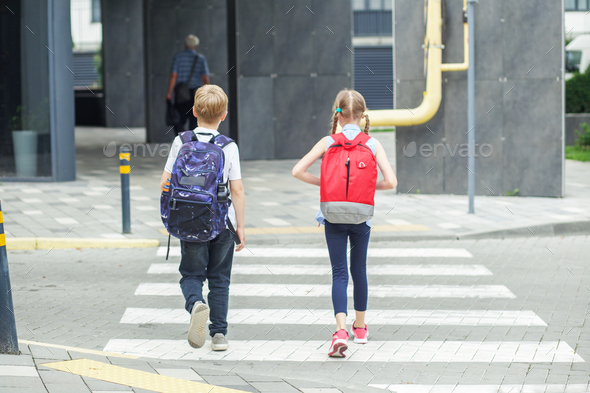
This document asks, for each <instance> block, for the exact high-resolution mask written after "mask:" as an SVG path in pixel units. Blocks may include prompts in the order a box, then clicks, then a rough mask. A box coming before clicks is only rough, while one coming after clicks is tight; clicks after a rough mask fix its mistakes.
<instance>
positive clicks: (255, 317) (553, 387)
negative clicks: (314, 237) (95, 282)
mask: <svg viewBox="0 0 590 393" xmlns="http://www.w3.org/2000/svg"><path fill="white" fill-rule="evenodd" d="M156 253H157V256H164V255H166V248H165V247H160V248H159V249H158V250H157V252H156ZM170 255H172V256H179V255H180V248H179V247H172V248H171V249H170ZM368 257H369V263H368V266H367V274H368V275H369V276H370V277H373V280H374V281H377V282H381V283H390V282H391V285H389V284H387V285H378V284H375V283H374V281H372V282H371V284H370V285H369V299H389V298H392V299H393V298H424V299H428V298H438V299H443V300H442V301H446V299H474V300H476V299H514V298H516V296H515V294H514V293H512V292H511V291H510V289H508V288H507V287H506V286H504V285H468V284H462V285H437V284H436V281H434V282H433V281H432V279H428V283H429V284H428V285H394V284H395V281H390V279H387V278H386V277H392V279H391V280H395V279H394V278H393V276H414V277H416V278H415V279H412V280H413V281H412V283H415V282H416V280H420V277H425V278H426V277H439V276H440V277H445V279H444V281H442V282H449V284H450V283H452V282H453V281H449V280H452V279H453V278H454V277H471V278H476V279H477V277H486V276H487V277H490V276H492V275H493V273H492V271H490V269H488V268H487V267H486V266H484V265H481V264H463V263H456V264H455V263H453V262H454V261H453V260H452V258H461V259H462V260H463V261H464V260H465V258H472V257H473V256H472V254H471V253H469V251H467V250H465V249H462V248H371V249H369V252H368ZM289 258H290V259H291V260H289ZM371 258H376V259H377V258H378V260H377V261H375V260H373V261H371ZM387 258H389V259H390V260H387ZM397 258H420V259H421V260H426V261H428V263H419V264H418V263H416V264H412V263H405V264H401V263H399V264H398V263H395V262H398V261H396V260H395V259H397ZM449 258H451V260H449ZM293 259H295V260H296V261H299V260H302V262H303V263H289V262H293ZM306 259H307V260H306ZM443 259H445V260H446V261H449V262H447V263H437V262H439V261H441V262H442V260H443ZM406 261H408V259H406ZM375 262H378V263H375ZM458 262H459V261H458ZM178 268H179V266H178V263H153V264H151V266H150V267H149V270H148V272H147V273H148V274H150V275H161V276H159V277H158V278H161V279H162V280H163V281H166V280H167V279H171V278H173V280H174V281H173V282H159V283H155V282H143V283H140V284H139V285H138V287H137V288H136V290H135V295H138V296H172V297H178V298H179V299H182V293H181V290H180V285H179V284H178V281H177V280H178V276H179V275H180V274H179V272H178ZM171 275H175V276H171ZM232 275H233V279H232V284H231V287H230V297H232V298H234V299H235V300H236V303H237V302H244V301H245V302H249V301H250V300H251V299H239V300H238V299H236V298H245V297H254V298H257V299H256V301H255V304H256V307H259V308H234V307H231V306H230V310H229V314H228V323H229V324H230V330H231V331H232V332H236V331H239V330H240V326H242V327H243V328H245V327H246V326H257V327H262V326H264V329H268V330H269V331H268V332H266V334H269V333H270V332H271V331H273V329H274V328H275V327H277V328H278V329H279V330H281V329H286V328H288V327H289V326H304V325H307V326H310V325H313V326H317V328H312V329H311V330H312V331H314V332H315V333H317V330H318V329H324V328H325V327H328V330H330V331H331V329H333V326H334V312H333V310H332V309H326V308H325V306H324V308H323V309H316V308H302V307H301V306H300V307H298V308H289V306H287V304H289V305H292V304H296V303H293V300H288V301H287V300H286V301H285V304H286V305H285V308H277V302H276V301H275V302H269V304H268V307H269V308H267V307H266V305H265V303H266V302H267V301H266V299H267V298H268V299H273V298H277V297H278V298H295V297H300V298H304V297H308V298H319V297H322V298H326V299H329V298H330V297H331V285H327V284H300V283H301V282H306V281H301V276H314V277H316V278H314V280H316V281H317V280H318V279H319V277H320V276H326V281H324V282H328V281H327V280H328V277H329V276H330V275H331V267H330V264H329V257H328V252H327V249H326V248H284V247H280V248H278V247H277V248H265V247H252V248H249V249H245V250H243V251H242V252H240V253H236V254H235V260H234V264H233V267H232ZM273 276H276V277H277V278H276V280H275V279H273V278H272V277H273ZM380 276H383V277H384V279H378V277H380ZM152 277H154V278H155V277H156V276H152ZM257 277H260V278H261V279H262V278H263V281H258V280H257ZM378 280H380V281H378ZM397 280H401V279H397ZM464 280H466V279H465V278H464V279H462V280H461V283H463V282H464ZM471 280H472V281H471V282H479V281H474V280H473V279H471ZM257 281H258V282H257ZM283 282H286V283H283ZM398 282H403V281H398ZM439 282H440V281H439ZM484 284H485V281H484ZM207 292H208V287H207V283H205V284H204V286H203V294H204V295H206V293H207ZM352 292H353V286H352V283H351V284H349V288H348V295H349V297H351V296H352ZM205 298H206V297H205ZM294 300H295V301H296V299H294ZM386 301H387V300H386ZM404 302H405V300H404ZM279 307H280V306H279ZM480 307H481V306H480ZM503 307H506V308H510V306H509V303H508V306H503ZM518 307H519V308H520V306H518ZM456 308H459V309H442V307H441V309H405V308H403V309H371V308H369V310H368V311H367V323H368V324H369V325H370V326H375V327H384V326H409V327H411V326H416V329H419V328H420V327H422V326H448V327H454V326H457V327H459V326H462V327H473V328H474V329H477V328H487V329H490V328H494V327H509V328H527V329H528V328H538V327H541V328H545V327H547V323H546V322H545V321H544V320H543V319H541V318H540V317H539V316H538V315H537V314H535V312H533V311H531V310H522V309H516V310H506V309H500V310H489V309H471V307H465V305H464V304H463V308H464V309H460V308H461V306H457V307H456ZM353 319H354V313H351V314H350V315H349V316H348V321H347V322H349V323H351V322H352V321H353ZM189 322H190V314H189V313H187V312H186V311H185V310H184V309H181V308H137V307H136V308H131V307H129V308H126V310H125V312H124V314H123V315H122V316H121V319H120V323H122V324H127V325H133V324H135V325H141V324H151V325H160V324H161V325H173V324H177V325H185V326H187V325H188V324H189ZM250 329H251V328H250ZM276 331H277V330H274V333H273V334H270V335H269V336H268V337H270V338H272V339H269V340H265V339H264V338H265V337H264V336H262V335H261V334H259V335H258V336H257V337H256V338H260V337H262V338H263V339H262V340H261V339H258V340H246V341H243V340H234V339H230V347H229V349H228V350H227V351H224V352H213V351H212V350H210V347H209V346H208V345H205V346H204V347H203V348H201V349H194V348H191V347H190V346H189V345H188V343H187V341H186V340H169V339H160V338H156V339H137V338H135V339H125V338H120V337H118V338H116V339H111V340H109V342H108V344H107V345H106V347H105V348H104V350H105V351H108V352H115V353H123V354H128V355H136V356H142V357H147V358H155V359H162V360H168V359H170V360H171V359H183V360H204V361H208V360H215V361H232V362H235V361H250V362H256V361H266V362H304V361H313V362H319V363H325V362H334V361H335V362H353V363H365V362H366V363H369V364H375V367H377V368H379V367H380V366H379V364H382V365H384V364H386V363H417V362H420V363H437V362H438V363H451V362H461V363H482V364H483V363H487V364H493V363H506V364H510V363H556V362H563V363H570V364H571V363H578V362H584V359H583V358H582V357H581V356H580V355H578V354H577V353H576V352H575V351H574V349H573V348H572V347H570V345H569V344H568V343H567V342H566V341H563V340H562V341H540V342H539V341H532V340H531V341H487V340H484V341H474V340H469V339H468V340H469V341H465V340H457V341H453V340H445V339H444V337H443V340H430V339H426V340H425V341H395V340H388V341H377V340H372V339H369V343H368V344H365V345H357V344H354V343H352V342H351V343H350V345H349V349H348V351H347V356H346V357H345V358H338V359H334V358H329V357H328V356H327V350H328V347H329V343H330V342H329V341H328V338H331V337H330V336H329V333H327V331H326V340H325V341H322V340H306V338H305V337H302V336H298V338H299V337H301V338H300V339H298V340H290V339H288V337H286V338H287V339H285V340H283V339H280V338H277V335H276ZM263 333H264V332H262V334H263ZM315 333H314V337H316V336H315ZM135 337H137V336H135ZM140 337H141V336H140ZM322 337H323V336H322ZM164 338H165V337H164ZM310 338H311V337H310ZM422 338H423V337H420V339H422ZM437 338H439V339H440V335H439V336H438V337H437ZM380 380H383V375H381V378H380ZM393 382H394V381H392V383H390V384H371V385H370V386H373V387H376V388H381V389H384V390H385V391H396V392H400V393H426V392H428V393H451V392H452V393H467V392H469V393H471V392H478V393H480V392H481V393H488V392H489V393H492V392H504V393H508V392H510V393H518V392H521V393H525V392H527V393H529V392H543V393H550V392H568V393H578V392H587V391H590V389H588V385H586V384H567V385H563V384H536V385H535V384H519V385H514V384H502V385H491V384H488V385H485V384H481V385H465V384H449V383H448V382H446V384H441V385H439V384H436V385H421V384H414V383H411V384H400V383H399V381H398V380H396V381H395V383H393ZM368 383H369V384H370V382H368Z"/></svg>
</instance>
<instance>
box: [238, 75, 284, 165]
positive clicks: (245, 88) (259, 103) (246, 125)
mask: <svg viewBox="0 0 590 393" xmlns="http://www.w3.org/2000/svg"><path fill="white" fill-rule="evenodd" d="M273 84H274V79H272V78H270V77H268V76H267V77H252V78H240V79H239V87H238V92H239V102H240V108H239V116H238V121H239V125H238V126H239V130H240V140H245V141H250V143H240V157H241V158H242V159H244V160H252V159H254V160H265V159H271V158H273V157H274V149H275V148H274V146H275V145H274V142H275V138H274V120H273V105H274V96H273V91H274V87H273ZM254 97H255V98H254ZM253 142H255V143H253Z"/></svg>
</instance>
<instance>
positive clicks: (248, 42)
mask: <svg viewBox="0 0 590 393" xmlns="http://www.w3.org/2000/svg"><path fill="white" fill-rule="evenodd" d="M273 4H274V2H273V0H261V1H239V2H238V10H239V18H238V56H239V58H240V70H239V72H240V75H244V76H262V75H265V76H270V74H272V73H273V72H276V71H273V70H274V47H273V42H274V36H275V34H276V29H278V27H277V26H274V22H273V13H272V11H271V10H272V9H273ZM261 9H264V10H268V11H267V12H260V10H261ZM248 51H250V52H248ZM250 54H251V55H250Z"/></svg>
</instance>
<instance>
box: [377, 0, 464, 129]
mask: <svg viewBox="0 0 590 393" xmlns="http://www.w3.org/2000/svg"><path fill="white" fill-rule="evenodd" d="M441 7H442V5H441V1H440V0H429V1H428V9H427V11H426V12H427V15H428V25H427V27H426V37H425V39H424V42H425V45H428V43H430V45H429V47H428V48H426V46H425V49H428V63H427V66H426V67H427V68H426V69H427V75H426V91H425V92H424V93H423V94H424V98H423V99H422V103H421V104H420V105H419V106H418V107H417V108H414V109H410V108H407V107H406V109H385V110H373V111H368V114H369V119H370V120H371V125H372V126H414V125H418V124H424V123H426V122H427V121H428V120H430V119H432V117H433V116H434V115H435V114H436V112H438V108H439V107H440V102H441V98H442V72H445V71H464V70H467V69H468V68H469V45H468V42H469V25H468V23H463V63H448V64H442V48H443V45H442V33H441V27H442V16H441V12H442V10H441ZM466 9H467V0H463V10H464V11H465V10H466ZM468 22H469V21H468Z"/></svg>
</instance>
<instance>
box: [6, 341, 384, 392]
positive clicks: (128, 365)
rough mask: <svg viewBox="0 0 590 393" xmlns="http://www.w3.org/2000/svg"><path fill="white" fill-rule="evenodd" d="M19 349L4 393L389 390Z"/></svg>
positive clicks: (57, 349) (42, 347)
mask: <svg viewBox="0 0 590 393" xmlns="http://www.w3.org/2000/svg"><path fill="white" fill-rule="evenodd" d="M19 348H20V350H21V354H20V355H0V376H1V378H0V391H2V392H3V393H41V392H48V393H61V392H67V393H90V392H93V393H107V392H135V393H143V392H162V393H173V392H181V391H182V392H196V393H201V392H202V393H241V392H255V393H258V392H265V393H269V392H281V393H283V392H301V393H340V392H342V393H346V392H350V393H352V392H360V391H362V392H368V393H370V392H383V390H382V389H378V388H373V387H369V386H364V385H355V384H353V383H346V382H343V383H342V384H341V385H340V386H334V385H330V384H328V383H323V382H321V381H313V380H298V379H292V378H278V377H276V376H271V375H268V376H265V375H263V374H256V375H254V374H248V373H242V372H232V371H231V370H227V369H226V368H221V367H215V364H214V363H211V364H209V365H207V366H203V365H202V362H198V363H196V364H197V365H192V366H188V365H183V364H179V363H178V362H177V363H166V362H162V361H159V360H153V359H149V360H145V359H140V358H138V357H136V356H128V355H120V354H115V353H108V352H101V351H94V350H87V349H82V348H73V347H66V346H60V345H53V344H43V343H35V342H28V341H27V342H25V343H23V342H22V341H21V343H20V345H19Z"/></svg>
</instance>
